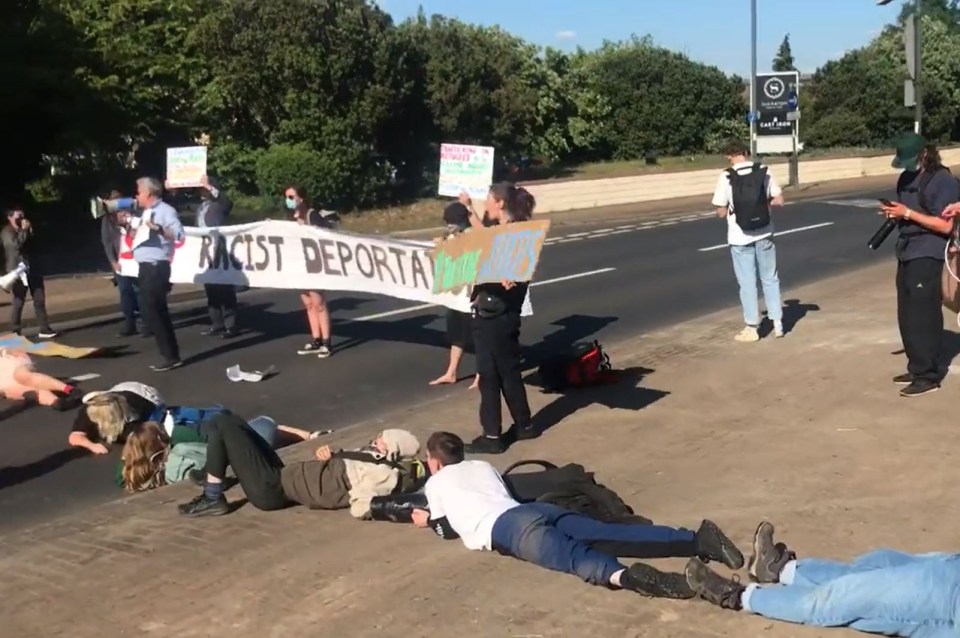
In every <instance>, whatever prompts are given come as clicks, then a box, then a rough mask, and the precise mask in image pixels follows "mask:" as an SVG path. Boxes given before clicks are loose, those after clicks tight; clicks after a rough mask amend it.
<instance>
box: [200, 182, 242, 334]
mask: <svg viewBox="0 0 960 638" xmlns="http://www.w3.org/2000/svg"><path fill="white" fill-rule="evenodd" d="M200 198H201V199H202V200H203V202H202V203H201V204H200V209H199V210H198V211H197V226H198V227H200V228H218V227H220V226H226V225H227V218H228V217H229V216H230V211H232V210H233V202H232V201H230V198H229V197H227V194H226V193H224V192H223V191H222V190H220V189H219V188H217V183H216V181H214V180H213V178H210V177H207V176H204V177H203V180H202V181H201V183H200ZM203 289H204V292H206V293H207V312H208V313H209V315H210V327H209V328H207V329H206V330H204V331H203V332H202V333H201V334H203V335H204V336H209V337H221V338H223V339H230V338H232V337H235V336H237V335H238V334H239V333H240V331H239V330H237V288H236V286H233V285H230V284H204V285H203Z"/></svg>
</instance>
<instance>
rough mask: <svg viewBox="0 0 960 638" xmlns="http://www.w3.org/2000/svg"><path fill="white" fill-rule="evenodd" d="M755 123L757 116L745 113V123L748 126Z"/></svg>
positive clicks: (751, 112)
mask: <svg viewBox="0 0 960 638" xmlns="http://www.w3.org/2000/svg"><path fill="white" fill-rule="evenodd" d="M756 121H757V114H756V113H754V112H753V111H747V122H749V123H750V124H753V123H754V122H756Z"/></svg>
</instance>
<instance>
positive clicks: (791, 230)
mask: <svg viewBox="0 0 960 638" xmlns="http://www.w3.org/2000/svg"><path fill="white" fill-rule="evenodd" d="M825 226H833V222H823V223H822V224H813V225H812V226H801V227H800V228H791V229H790V230H778V231H776V232H775V233H774V234H773V236H774V237H779V236H780V235H789V234H791V233H802V232H803V231H805V230H814V229H816V228H824V227H825ZM727 246H729V244H717V245H716V246H707V247H706V248H697V250H698V251H699V252H701V253H705V252H707V251H710V250H720V249H721V248H726V247H727Z"/></svg>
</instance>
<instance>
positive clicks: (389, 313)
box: [343, 268, 616, 321]
mask: <svg viewBox="0 0 960 638" xmlns="http://www.w3.org/2000/svg"><path fill="white" fill-rule="evenodd" d="M614 270H616V268H599V269H597V270H588V271H587V272H580V273H577V274H575V275H566V276H564V277H555V278H553V279H543V280H541V281H535V282H533V283H532V284H530V287H531V288H534V287H536V286H548V285H550V284H557V283H560V282H561V281H570V280H572V279H582V278H584V277H592V276H593V275H602V274H604V273H608V272H613V271H614ZM439 307H440V306H437V305H436V304H432V303H424V304H419V305H417V306H409V307H407V308H397V309H396V310H388V311H386V312H378V313H376V314H373V315H365V316H363V317H353V318H347V319H344V320H343V321H373V320H374V319H385V318H387V317H396V316H397V315H405V314H409V313H411V312H420V311H421V310H427V309H428V308H439Z"/></svg>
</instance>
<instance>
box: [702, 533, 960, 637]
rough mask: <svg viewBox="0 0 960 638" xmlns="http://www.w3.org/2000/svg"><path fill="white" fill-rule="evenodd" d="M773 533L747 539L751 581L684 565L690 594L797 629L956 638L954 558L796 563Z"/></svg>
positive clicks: (959, 582)
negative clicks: (750, 543) (750, 549)
mask: <svg viewBox="0 0 960 638" xmlns="http://www.w3.org/2000/svg"><path fill="white" fill-rule="evenodd" d="M773 534H774V528H773V525H771V524H770V523H768V522H763V523H761V524H760V526H759V527H758V528H757V532H756V534H755V535H754V541H753V556H751V558H750V561H749V563H748V571H749V573H750V577H751V579H752V580H753V581H755V582H754V583H751V584H749V585H746V586H744V585H742V584H740V583H739V582H737V581H736V580H731V579H728V578H724V577H723V576H720V575H719V574H717V573H715V572H713V571H712V570H711V569H710V568H709V567H707V566H706V565H704V564H703V563H702V562H700V561H699V560H697V559H696V558H693V559H691V560H690V562H689V563H687V568H686V577H687V583H688V584H689V585H690V588H691V590H692V592H693V593H695V594H699V595H700V597H702V598H704V599H705V600H707V601H708V602H711V603H713V604H715V605H718V606H720V607H722V608H724V609H732V610H737V611H746V612H750V613H753V614H757V615H759V616H763V617H765V618H771V619H774V620H783V621H785V622H791V623H797V624H802V625H812V626H815V627H849V628H851V629H856V630H858V631H862V632H866V633H871V634H882V635H884V636H904V637H907V638H947V636H953V637H956V636H958V635H960V631H958V628H957V624H956V619H957V616H958V614H960V607H958V602H960V554H946V553H929V554H907V553H903V552H898V551H894V550H890V549H879V550H875V551H872V552H868V553H866V554H863V555H861V556H858V557H857V558H855V559H854V560H853V561H852V562H849V563H843V562H839V561H833V560H823V559H819V558H801V559H797V555H796V554H795V553H794V552H792V551H790V549H789V548H788V547H787V546H786V545H785V544H783V543H777V542H774V538H773Z"/></svg>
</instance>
